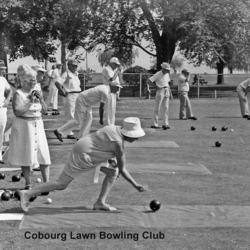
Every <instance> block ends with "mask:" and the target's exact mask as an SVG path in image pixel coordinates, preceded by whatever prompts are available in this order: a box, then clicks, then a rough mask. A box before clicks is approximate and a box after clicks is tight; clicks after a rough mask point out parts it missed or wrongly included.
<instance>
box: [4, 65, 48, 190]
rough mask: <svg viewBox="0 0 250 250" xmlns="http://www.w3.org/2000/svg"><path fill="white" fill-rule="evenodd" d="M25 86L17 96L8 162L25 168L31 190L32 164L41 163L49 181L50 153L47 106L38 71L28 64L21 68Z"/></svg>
mask: <svg viewBox="0 0 250 250" xmlns="http://www.w3.org/2000/svg"><path fill="white" fill-rule="evenodd" d="M17 73H18V77H19V79H20V82H21V88H20V89H18V90H17V91H16V92H15V93H14V96H13V101H12V108H13V112H14V115H15V118H14V120H13V123H12V129H11V137H10V146H9V152H8V162H9V163H10V164H12V165H17V166H20V165H21V167H22V172H23V175H24V178H25V189H31V179H30V172H31V167H32V166H34V165H40V170H41V173H42V177H43V181H44V182H47V181H48V180H49V165H50V164H51V162H50V154H49V148H48V143H47V139H46V135H45V132H44V127H43V121H42V118H41V115H42V113H41V112H46V110H47V107H46V104H45V102H44V100H43V97H42V95H41V94H40V93H39V91H37V90H35V86H36V84H37V79H36V77H37V73H36V71H34V70H33V69H32V68H31V67H30V66H28V65H21V66H19V67H18V69H17Z"/></svg>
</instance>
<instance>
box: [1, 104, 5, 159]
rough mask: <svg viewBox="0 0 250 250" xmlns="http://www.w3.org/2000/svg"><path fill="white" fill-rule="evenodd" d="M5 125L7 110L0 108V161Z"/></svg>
mask: <svg viewBox="0 0 250 250" xmlns="http://www.w3.org/2000/svg"><path fill="white" fill-rule="evenodd" d="M6 123H7V108H0V160H1V161H2V159H3V158H2V147H3V140H4V130H5V127H6Z"/></svg>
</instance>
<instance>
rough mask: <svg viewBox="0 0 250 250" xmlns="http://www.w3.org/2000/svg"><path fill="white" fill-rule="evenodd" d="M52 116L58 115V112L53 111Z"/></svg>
mask: <svg viewBox="0 0 250 250" xmlns="http://www.w3.org/2000/svg"><path fill="white" fill-rule="evenodd" d="M52 115H60V112H58V111H54V112H52Z"/></svg>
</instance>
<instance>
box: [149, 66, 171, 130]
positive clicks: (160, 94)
mask: <svg viewBox="0 0 250 250" xmlns="http://www.w3.org/2000/svg"><path fill="white" fill-rule="evenodd" d="M170 70H171V68H170V65H169V64H168V63H166V62H164V63H162V64H161V70H160V71H158V72H156V73H155V74H154V75H153V76H152V77H150V78H149V79H148V80H147V90H148V92H149V93H150V89H149V85H156V90H157V91H156V97H155V99H156V100H155V110H154V114H153V126H151V128H156V129H159V128H160V127H159V123H158V121H159V114H160V109H161V105H162V104H163V126H162V128H163V129H164V130H167V129H170V127H169V124H168V123H169V122H168V115H169V98H171V99H173V96H172V92H171V89H170V87H169V82H170V78H169V72H170Z"/></svg>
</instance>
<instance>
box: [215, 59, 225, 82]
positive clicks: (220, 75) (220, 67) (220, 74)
mask: <svg viewBox="0 0 250 250" xmlns="http://www.w3.org/2000/svg"><path fill="white" fill-rule="evenodd" d="M216 68H217V73H218V75H217V83H216V84H224V75H223V71H224V68H225V63H224V62H223V61H222V60H221V59H219V62H218V63H216Z"/></svg>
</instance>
